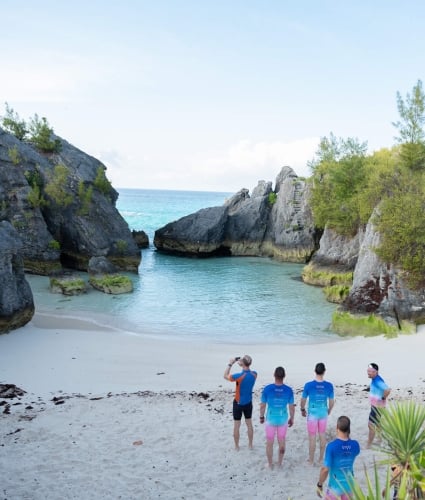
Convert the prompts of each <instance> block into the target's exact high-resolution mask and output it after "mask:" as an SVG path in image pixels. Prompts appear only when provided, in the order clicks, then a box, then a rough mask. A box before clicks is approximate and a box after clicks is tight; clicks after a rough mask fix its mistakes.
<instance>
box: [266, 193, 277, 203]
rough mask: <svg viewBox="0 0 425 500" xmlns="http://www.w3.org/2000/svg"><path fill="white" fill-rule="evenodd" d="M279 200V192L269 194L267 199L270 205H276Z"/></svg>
mask: <svg viewBox="0 0 425 500" xmlns="http://www.w3.org/2000/svg"><path fill="white" fill-rule="evenodd" d="M276 200H277V194H276V193H269V196H268V198H267V201H268V202H269V204H270V205H274V204H275V203H276Z"/></svg>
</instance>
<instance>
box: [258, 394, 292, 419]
mask: <svg viewBox="0 0 425 500" xmlns="http://www.w3.org/2000/svg"><path fill="white" fill-rule="evenodd" d="M261 402H262V403H266V404H267V414H266V421H267V423H268V424H270V425H284V424H286V422H287V421H288V404H294V391H293V390H292V389H291V388H290V387H289V386H287V385H285V384H283V385H276V384H269V385H266V387H264V389H263V392H262V394H261Z"/></svg>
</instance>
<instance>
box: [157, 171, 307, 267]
mask: <svg viewBox="0 0 425 500" xmlns="http://www.w3.org/2000/svg"><path fill="white" fill-rule="evenodd" d="M308 196H309V192H308V189H307V188H306V183H305V181H303V180H302V179H300V178H298V177H297V175H296V174H295V172H294V171H293V170H292V169H291V168H290V167H283V168H282V170H281V172H280V174H279V175H278V177H277V179H276V188H275V191H273V190H272V183H271V182H265V181H259V183H258V185H257V186H256V187H255V188H254V190H253V192H252V196H250V195H249V191H248V190H247V189H245V188H244V189H241V190H240V191H239V192H238V193H236V194H235V195H234V196H232V197H231V198H230V199H229V200H227V201H226V202H225V203H224V205H223V206H221V207H212V208H207V209H202V210H199V211H198V212H196V213H195V214H191V215H188V216H186V217H183V218H181V219H179V220H178V221H175V222H171V223H169V224H167V225H166V226H164V227H163V228H160V229H158V230H157V231H156V232H155V238H154V245H155V246H156V248H157V249H158V250H160V251H163V252H168V253H175V254H180V255H197V256H213V255H238V256H241V255H254V256H255V255H257V256H271V257H275V258H279V259H281V260H286V261H291V262H306V260H308V259H309V258H310V256H311V254H312V253H313V251H314V249H315V239H314V238H315V231H314V226H313V220H312V216H311V212H310V209H309V207H308Z"/></svg>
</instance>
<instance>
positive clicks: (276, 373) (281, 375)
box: [274, 366, 286, 380]
mask: <svg viewBox="0 0 425 500" xmlns="http://www.w3.org/2000/svg"><path fill="white" fill-rule="evenodd" d="M285 375H286V373H285V368H283V366H278V367H277V368H276V370H275V371H274V376H275V377H276V378H278V379H279V380H283V379H284V378H285Z"/></svg>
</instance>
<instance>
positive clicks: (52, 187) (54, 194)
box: [45, 165, 73, 207]
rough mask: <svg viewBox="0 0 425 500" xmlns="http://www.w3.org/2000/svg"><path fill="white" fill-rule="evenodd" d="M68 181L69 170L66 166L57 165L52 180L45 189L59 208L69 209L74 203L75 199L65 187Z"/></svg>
mask: <svg viewBox="0 0 425 500" xmlns="http://www.w3.org/2000/svg"><path fill="white" fill-rule="evenodd" d="M67 181H68V169H67V167H65V165H56V167H55V168H54V171H53V175H52V178H51V179H50V181H49V182H48V184H47V185H46V187H45V192H46V194H47V195H48V196H49V197H50V198H52V200H53V201H54V203H56V205H58V206H62V207H67V206H68V205H70V204H71V203H72V200H73V197H72V194H71V193H68V192H67V191H66V190H65V189H64V186H66V184H67Z"/></svg>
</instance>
